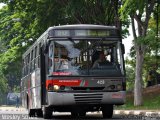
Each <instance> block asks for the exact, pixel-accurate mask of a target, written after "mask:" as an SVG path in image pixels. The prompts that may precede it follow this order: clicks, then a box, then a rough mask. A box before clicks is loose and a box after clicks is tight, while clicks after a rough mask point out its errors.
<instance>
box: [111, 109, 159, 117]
mask: <svg viewBox="0 0 160 120" xmlns="http://www.w3.org/2000/svg"><path fill="white" fill-rule="evenodd" d="M114 114H116V115H119V114H120V115H136V116H146V117H160V111H149V110H147V111H145V110H114Z"/></svg>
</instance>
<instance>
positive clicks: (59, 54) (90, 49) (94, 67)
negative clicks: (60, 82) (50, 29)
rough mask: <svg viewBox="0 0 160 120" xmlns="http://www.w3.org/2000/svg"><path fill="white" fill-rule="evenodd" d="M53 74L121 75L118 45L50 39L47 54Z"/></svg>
mask: <svg viewBox="0 0 160 120" xmlns="http://www.w3.org/2000/svg"><path fill="white" fill-rule="evenodd" d="M48 56H49V57H48V58H49V60H48V61H49V62H48V72H49V74H52V75H72V76H77V75H78V76H83V75H85V76H114V77H116V76H122V75H123V74H124V68H123V58H122V52H121V44H120V42H118V41H108V40H102V39H99V40H98V39H97V40H95V39H94V40H90V39H89V40H88V39H87V40H84V39H83V40H72V39H71V40H52V41H51V42H50V45H49V53H48Z"/></svg>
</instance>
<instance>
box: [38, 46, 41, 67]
mask: <svg viewBox="0 0 160 120" xmlns="http://www.w3.org/2000/svg"><path fill="white" fill-rule="evenodd" d="M40 52H41V43H39V46H38V54H39V55H38V68H40V54H41V53H40Z"/></svg>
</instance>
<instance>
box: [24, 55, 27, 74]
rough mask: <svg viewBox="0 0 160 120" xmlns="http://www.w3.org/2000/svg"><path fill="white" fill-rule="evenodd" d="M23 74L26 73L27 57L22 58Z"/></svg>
mask: <svg viewBox="0 0 160 120" xmlns="http://www.w3.org/2000/svg"><path fill="white" fill-rule="evenodd" d="M24 75H27V57H25V58H24Z"/></svg>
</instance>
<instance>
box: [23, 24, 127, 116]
mask: <svg viewBox="0 0 160 120" xmlns="http://www.w3.org/2000/svg"><path fill="white" fill-rule="evenodd" d="M124 53H125V49H124V45H123V44H122V36H121V34H120V31H119V30H118V29H117V28H116V27H114V26H104V25H91V24H74V25H61V26H54V27H49V28H48V29H47V30H46V31H45V32H44V33H43V34H42V35H41V36H40V37H39V38H38V39H37V40H36V41H35V43H34V44H33V45H32V46H31V47H29V48H28V49H27V50H26V52H25V53H24V54H23V57H22V58H23V70H22V79H21V96H22V105H23V106H24V107H25V108H27V109H28V114H29V116H38V117H43V118H45V119H48V118H51V117H52V115H53V116H54V112H70V113H71V116H73V117H81V116H83V117H84V116H85V115H86V113H87V112H94V111H102V116H103V118H112V116H113V110H114V106H115V105H123V104H125V98H126V79H125V65H124Z"/></svg>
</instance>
